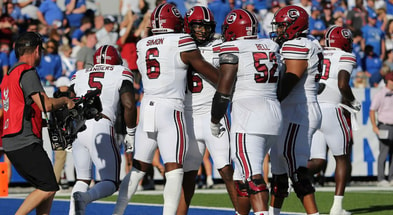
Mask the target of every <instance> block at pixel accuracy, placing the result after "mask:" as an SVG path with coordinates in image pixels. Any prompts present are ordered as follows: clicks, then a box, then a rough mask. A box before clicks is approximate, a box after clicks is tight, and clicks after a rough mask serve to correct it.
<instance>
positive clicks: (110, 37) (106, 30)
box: [97, 15, 119, 47]
mask: <svg viewBox="0 0 393 215" xmlns="http://www.w3.org/2000/svg"><path fill="white" fill-rule="evenodd" d="M115 23H116V19H115V17H113V16H111V15H108V16H106V17H105V18H104V27H103V28H101V29H99V30H98V31H97V47H101V46H103V45H112V46H115V47H116V41H117V39H118V37H119V34H118V33H117V32H115V31H114V29H115Z"/></svg>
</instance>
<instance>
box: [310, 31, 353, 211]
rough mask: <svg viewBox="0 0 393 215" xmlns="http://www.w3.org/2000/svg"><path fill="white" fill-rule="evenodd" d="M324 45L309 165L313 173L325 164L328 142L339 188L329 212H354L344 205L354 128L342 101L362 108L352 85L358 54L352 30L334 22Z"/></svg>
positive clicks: (327, 32)
mask: <svg viewBox="0 0 393 215" xmlns="http://www.w3.org/2000/svg"><path fill="white" fill-rule="evenodd" d="M325 45H326V47H325V48H324V51H323V55H324V67H323V68H324V69H323V73H322V76H321V81H320V83H319V85H320V90H319V92H318V94H319V95H318V102H319V105H320V107H321V112H322V116H323V117H322V124H321V128H320V129H319V130H317V131H316V132H315V134H314V136H313V139H312V145H311V161H309V163H308V167H309V169H310V171H311V172H312V173H317V172H319V171H320V170H321V169H322V168H323V166H324V165H325V163H326V148H327V147H326V146H328V147H329V149H330V151H331V152H332V154H333V156H334V159H335V160H336V171H335V174H334V177H335V181H336V191H335V196H334V202H333V206H332V208H331V209H330V215H339V214H340V215H345V214H351V213H349V212H347V211H345V210H343V209H342V199H343V197H344V191H345V185H346V179H347V178H348V175H349V165H350V154H349V141H350V138H351V136H350V134H351V130H350V129H351V128H350V126H349V125H348V124H347V121H346V119H345V116H344V110H343V108H342V107H340V103H344V104H347V105H348V106H350V107H351V108H352V109H353V110H354V111H359V110H360V103H359V102H358V101H357V100H356V99H355V97H354V95H353V93H352V90H351V87H350V86H349V79H350V77H351V73H352V70H353V68H354V67H355V66H356V57H355V55H354V54H352V33H351V31H350V30H349V29H346V28H343V27H338V26H332V27H330V28H329V29H328V30H327V31H326V34H325Z"/></svg>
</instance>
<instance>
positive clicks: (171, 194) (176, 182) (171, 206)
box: [162, 169, 184, 215]
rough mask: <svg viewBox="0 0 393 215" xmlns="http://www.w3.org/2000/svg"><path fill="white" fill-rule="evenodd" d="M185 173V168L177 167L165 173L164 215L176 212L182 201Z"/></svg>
mask: <svg viewBox="0 0 393 215" xmlns="http://www.w3.org/2000/svg"><path fill="white" fill-rule="evenodd" d="M183 175H184V172H183V169H175V170H172V171H169V172H167V173H165V177H166V183H165V188H164V210H163V213H162V214H163V215H172V214H176V211H177V207H178V205H179V201H180V195H181V188H182V183H183Z"/></svg>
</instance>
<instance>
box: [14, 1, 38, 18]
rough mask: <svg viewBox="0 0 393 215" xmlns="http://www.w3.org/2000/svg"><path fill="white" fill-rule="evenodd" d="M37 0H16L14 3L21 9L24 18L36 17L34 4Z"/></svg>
mask: <svg viewBox="0 0 393 215" xmlns="http://www.w3.org/2000/svg"><path fill="white" fill-rule="evenodd" d="M36 2H38V1H34V0H16V4H17V5H18V7H19V8H20V9H21V12H22V15H23V16H24V17H25V19H38V17H37V11H38V7H37V5H36V4H35V3H36Z"/></svg>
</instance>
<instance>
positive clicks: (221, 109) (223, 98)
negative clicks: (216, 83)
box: [211, 92, 231, 121]
mask: <svg viewBox="0 0 393 215" xmlns="http://www.w3.org/2000/svg"><path fill="white" fill-rule="evenodd" d="M230 100H231V97H230V95H224V94H222V93H219V92H216V94H214V97H213V104H212V110H211V116H212V119H215V120H218V121H219V120H220V119H221V118H222V117H224V114H225V112H226V111H227V108H228V104H229V101H230Z"/></svg>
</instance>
